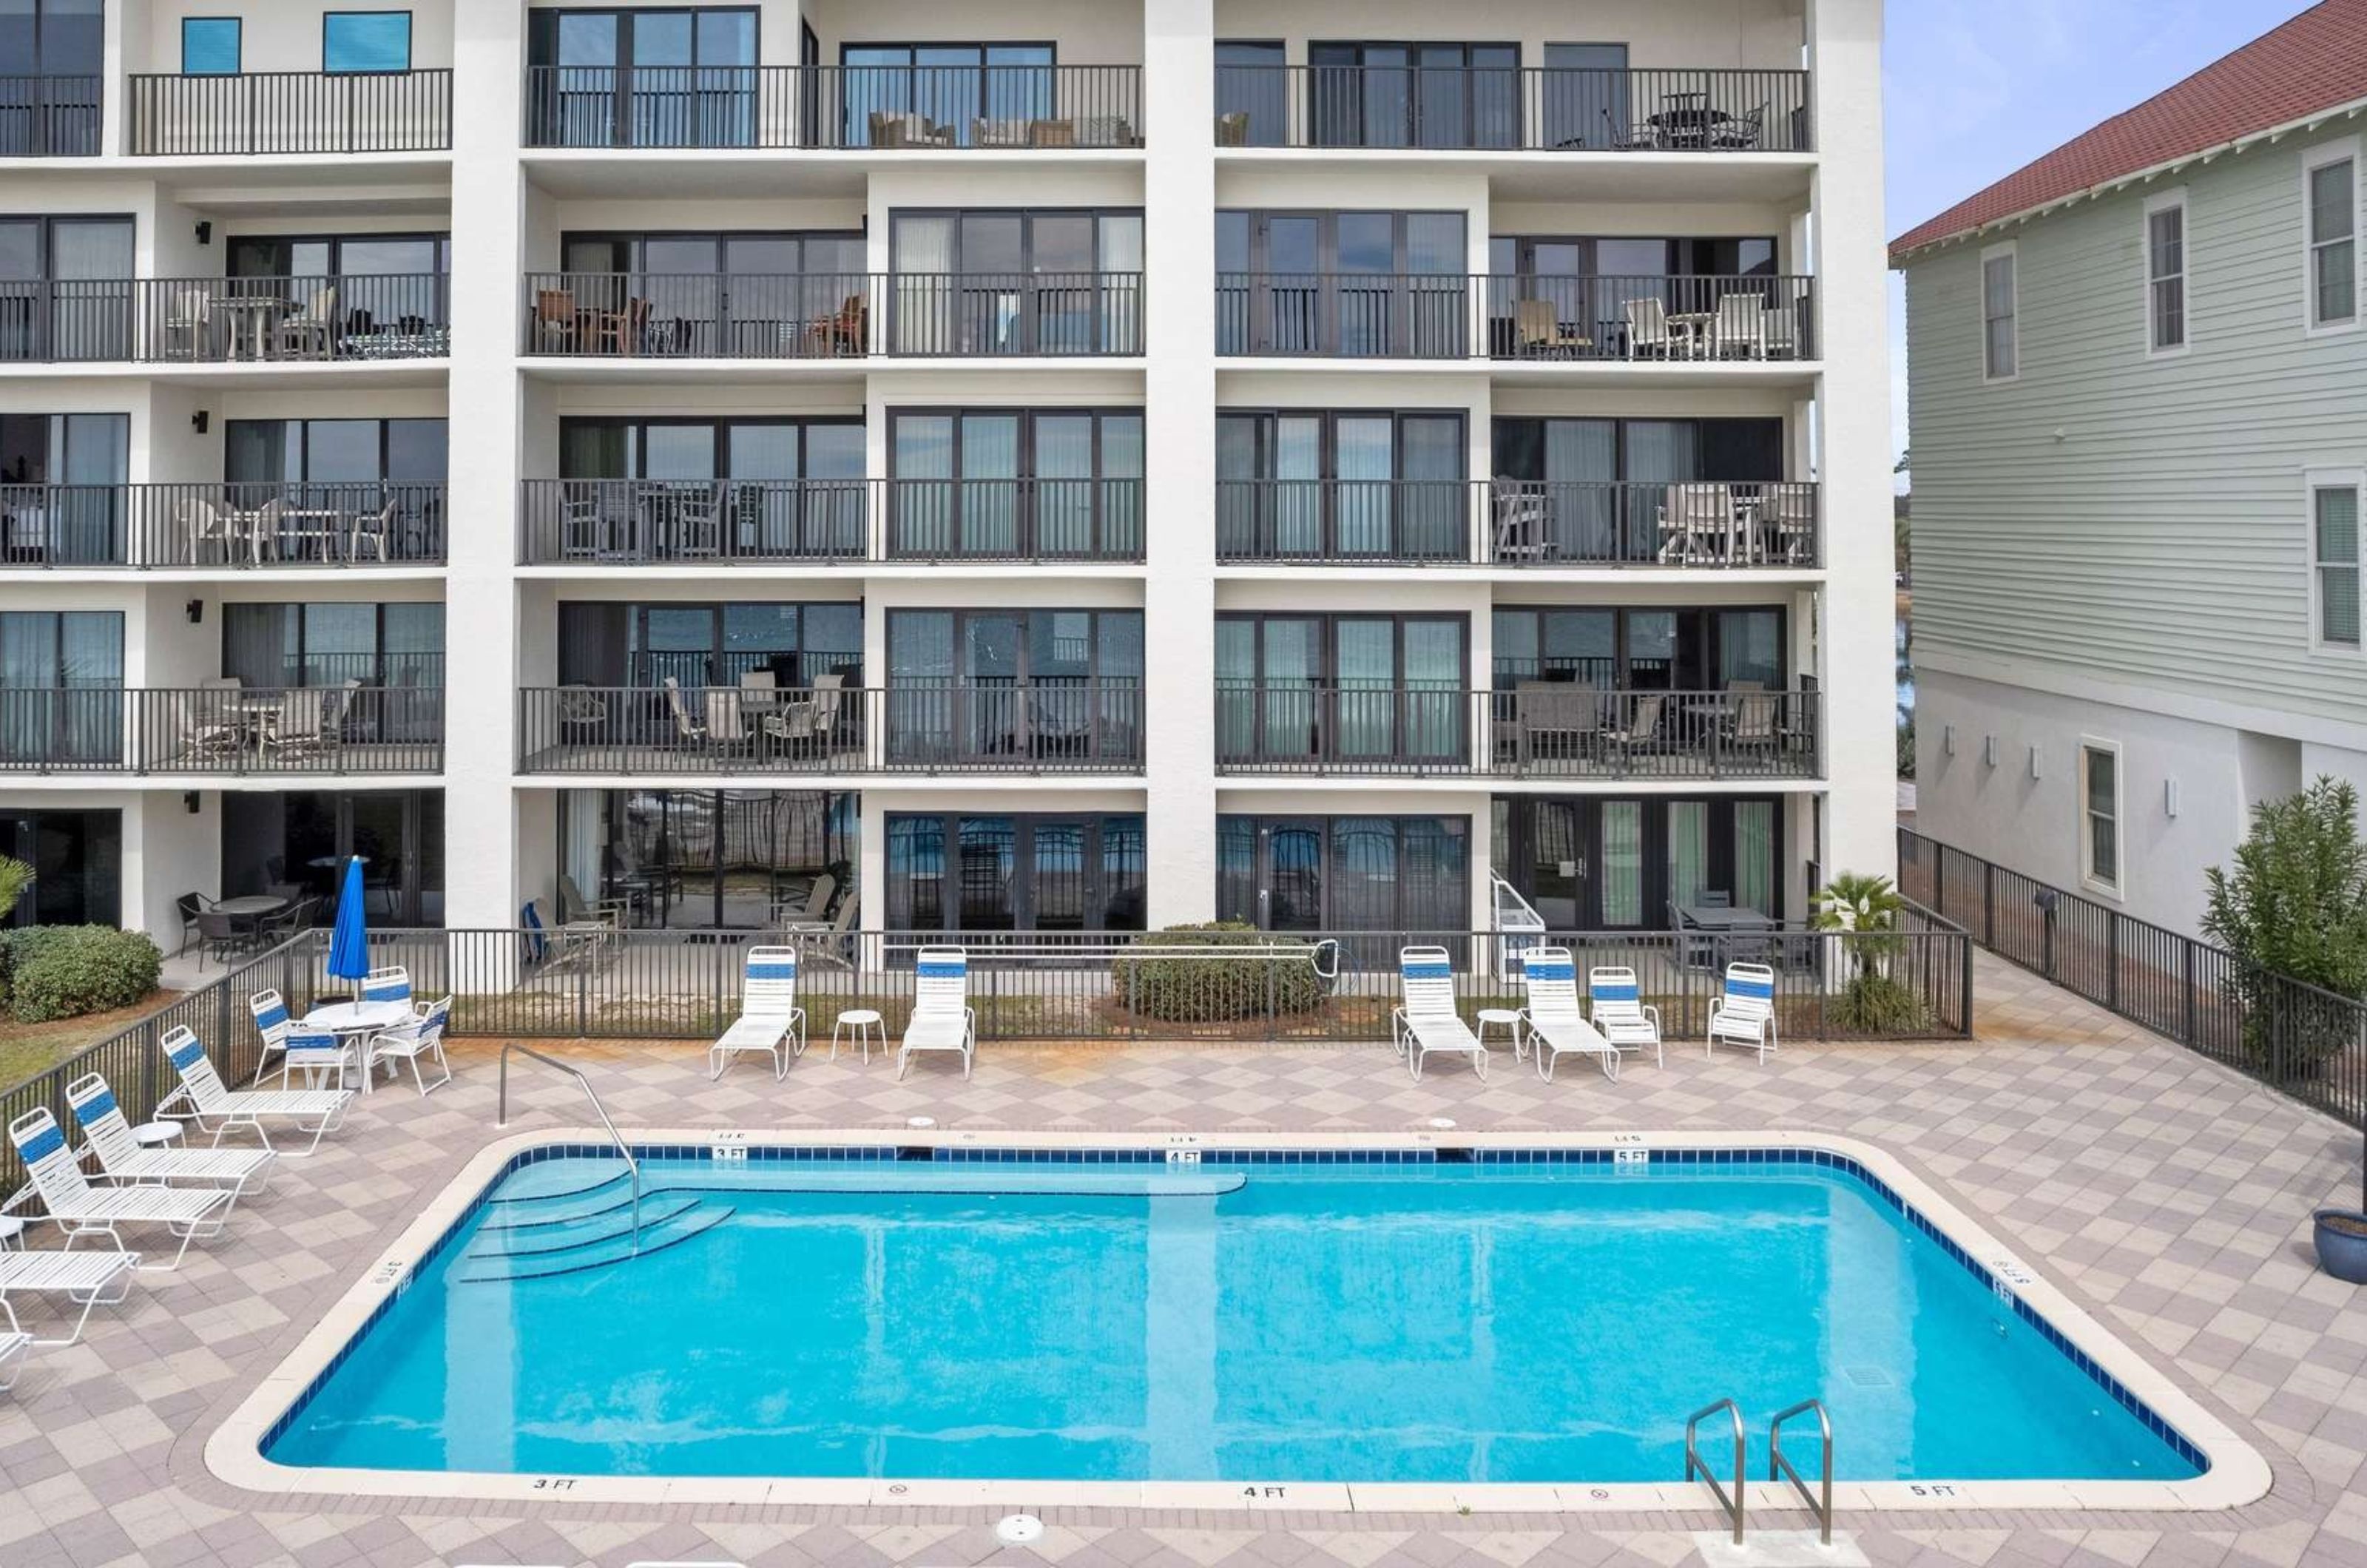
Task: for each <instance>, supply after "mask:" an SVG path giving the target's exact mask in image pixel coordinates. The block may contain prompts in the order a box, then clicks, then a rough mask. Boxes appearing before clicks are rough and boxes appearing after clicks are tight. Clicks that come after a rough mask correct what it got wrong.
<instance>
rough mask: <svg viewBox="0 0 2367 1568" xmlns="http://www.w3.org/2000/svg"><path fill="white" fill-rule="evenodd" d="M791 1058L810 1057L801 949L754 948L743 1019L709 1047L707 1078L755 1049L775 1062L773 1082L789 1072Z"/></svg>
mask: <svg viewBox="0 0 2367 1568" xmlns="http://www.w3.org/2000/svg"><path fill="white" fill-rule="evenodd" d="M785 1044H786V1045H787V1046H788V1047H789V1055H795V1056H802V1055H805V1054H806V1010H805V1009H803V1008H801V1007H799V1006H798V950H797V949H796V948H794V947H752V948H750V949H749V950H748V959H747V964H746V967H745V968H744V969H743V970H742V974H741V980H740V1016H739V1017H738V1018H735V1019H733V1020H732V1021H731V1026H730V1028H729V1029H726V1030H725V1031H724V1032H722V1033H721V1034H719V1035H718V1036H717V1037H716V1041H715V1043H714V1044H712V1045H709V1046H708V1048H707V1076H708V1077H710V1078H719V1077H722V1076H723V1069H724V1068H726V1067H728V1066H730V1065H731V1058H732V1057H733V1056H736V1055H739V1054H740V1053H742V1052H743V1051H753V1052H755V1053H756V1054H757V1055H764V1056H770V1057H771V1058H772V1059H773V1081H774V1082H775V1083H778V1082H780V1081H781V1079H783V1078H785V1077H787V1076H788V1073H789V1057H788V1056H785V1055H782V1054H781V1047H782V1046H783V1045H785Z"/></svg>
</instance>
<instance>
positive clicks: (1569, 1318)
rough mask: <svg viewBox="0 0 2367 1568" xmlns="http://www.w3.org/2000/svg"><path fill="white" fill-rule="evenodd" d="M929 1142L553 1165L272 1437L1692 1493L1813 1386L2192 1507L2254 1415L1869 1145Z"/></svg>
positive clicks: (494, 1450)
mask: <svg viewBox="0 0 2367 1568" xmlns="http://www.w3.org/2000/svg"><path fill="white" fill-rule="evenodd" d="M899 1153H900V1151H899V1150H897V1149H896V1148H894V1147H886V1146H871V1147H816V1146H806V1147H797V1146H782V1147H760V1148H756V1149H754V1150H752V1151H747V1152H745V1153H742V1152H740V1151H739V1150H738V1149H731V1150H727V1151H725V1154H724V1157H721V1158H718V1157H716V1151H715V1150H713V1149H711V1148H709V1147H707V1146H702V1145H677V1146H671V1147H657V1148H652V1149H649V1150H647V1151H645V1153H644V1157H643V1164H642V1180H643V1195H642V1210H641V1222H642V1228H641V1235H640V1253H639V1255H638V1256H634V1255H632V1254H631V1253H630V1250H629V1248H630V1240H629V1235H627V1234H626V1233H627V1232H628V1231H629V1224H628V1215H629V1192H628V1189H627V1185H626V1183H625V1182H624V1180H623V1179H622V1170H621V1166H620V1163H619V1162H618V1161H617V1159H616V1158H615V1157H614V1156H613V1154H612V1155H610V1156H606V1157H602V1156H599V1155H598V1154H597V1153H596V1152H595V1150H594V1149H592V1148H591V1147H589V1146H575V1145H537V1146H533V1147H528V1148H525V1149H522V1150H519V1151H517V1152H516V1153H515V1154H514V1155H512V1156H510V1157H508V1158H507V1159H505V1160H504V1161H503V1162H502V1165H501V1168H500V1174H499V1176H498V1179H495V1180H494V1181H493V1182H492V1183H491V1184H490V1186H486V1185H485V1184H483V1183H482V1181H480V1183H479V1186H478V1187H477V1188H475V1189H473V1190H470V1194H468V1195H466V1201H465V1203H464V1206H463V1208H462V1210H461V1212H460V1213H459V1215H458V1216H457V1218H455V1217H452V1216H449V1215H447V1217H446V1218H445V1219H444V1220H443V1221H442V1223H441V1224H439V1225H438V1226H437V1229H436V1235H434V1236H433V1237H432V1238H429V1239H430V1244H429V1245H428V1246H427V1247H425V1248H423V1250H422V1253H421V1255H420V1258H419V1260H418V1261H417V1262H416V1263H415V1264H414V1263H410V1262H404V1261H402V1260H401V1259H394V1260H391V1261H390V1265H389V1267H388V1270H381V1273H382V1274H385V1275H386V1276H387V1277H385V1278H383V1279H381V1280H379V1285H378V1293H377V1299H376V1300H375V1302H374V1303H373V1302H372V1301H371V1297H370V1289H369V1285H370V1282H368V1281H365V1285H364V1287H358V1288H357V1289H358V1290H360V1291H361V1292H362V1294H361V1296H360V1297H359V1298H358V1300H357V1302H356V1303H355V1304H356V1305H357V1306H358V1307H361V1308H363V1309H364V1310H365V1313H366V1322H364V1324H363V1325H362V1326H361V1328H360V1331H359V1332H358V1333H352V1332H351V1331H350V1329H348V1331H347V1333H346V1334H345V1336H344V1337H342V1338H341V1342H340V1343H339V1344H338V1345H337V1347H336V1348H334V1350H333V1351H332V1352H331V1354H330V1355H329V1356H328V1357H327V1358H325V1364H324V1365H323V1366H322V1367H321V1368H320V1369H319V1370H318V1371H315V1372H313V1373H311V1374H310V1375H307V1376H303V1377H302V1380H301V1382H298V1381H297V1377H296V1375H295V1373H293V1372H291V1373H290V1374H289V1375H287V1376H284V1377H283V1379H281V1380H280V1386H279V1389H278V1393H279V1397H278V1399H277V1405H278V1408H277V1410H275V1411H272V1412H270V1414H269V1415H268V1416H267V1417H266V1419H267V1421H268V1425H267V1426H260V1427H259V1430H257V1431H256V1432H255V1438H254V1440H255V1447H254V1448H253V1449H250V1450H247V1451H248V1452H249V1453H250V1454H252V1453H255V1452H256V1451H257V1450H259V1453H260V1457H261V1459H262V1460H263V1461H266V1465H265V1468H266V1469H267V1470H268V1471H270V1472H276V1473H277V1474H279V1475H281V1476H285V1477H293V1478H297V1479H298V1480H300V1481H301V1480H302V1478H305V1477H311V1478H314V1479H311V1480H310V1481H303V1482H302V1483H303V1484H305V1485H306V1486H307V1487H308V1488H309V1489H312V1490H332V1489H334V1485H331V1484H324V1483H323V1481H322V1480H321V1479H320V1478H322V1477H324V1476H328V1475H335V1476H340V1477H346V1478H350V1477H352V1476H355V1475H357V1474H363V1475H367V1474H373V1473H375V1474H382V1475H389V1476H396V1477H399V1476H401V1475H404V1474H409V1475H412V1476H414V1477H415V1476H417V1475H419V1474H422V1473H442V1474H446V1475H448V1474H450V1473H452V1472H462V1473H467V1474H470V1475H479V1476H489V1477H491V1476H506V1477H515V1478H530V1479H531V1480H534V1481H541V1480H545V1479H547V1478H554V1477H559V1478H566V1481H567V1484H568V1486H569V1487H570V1488H571V1489H574V1488H576V1487H578V1486H580V1485H581V1484H582V1483H583V1481H584V1480H587V1479H588V1480H597V1479H599V1478H627V1477H630V1478H648V1479H652V1480H655V1479H664V1478H771V1477H800V1478H820V1479H837V1480H841V1481H846V1482H861V1483H885V1482H889V1481H891V1480H893V1481H897V1482H901V1483H923V1484H924V1483H980V1482H1001V1481H1006V1480H1014V1479H1016V1480H1022V1481H1032V1482H1039V1483H1042V1482H1056V1483H1133V1484H1137V1485H1149V1484H1152V1483H1226V1484H1228V1485H1233V1486H1250V1485H1255V1484H1260V1483H1277V1484H1284V1485H1294V1486H1299V1487H1302V1488H1303V1487H1305V1486H1307V1485H1309V1484H1333V1485H1339V1486H1344V1487H1348V1488H1351V1489H1353V1488H1357V1487H1396V1488H1401V1489H1402V1488H1408V1487H1421V1486H1433V1487H1437V1486H1447V1487H1452V1486H1458V1485H1464V1486H1467V1485H1470V1484H1474V1483H1478V1484H1485V1485H1506V1486H1510V1487H1512V1488H1516V1489H1519V1488H1532V1487H1534V1488H1540V1489H1543V1488H1554V1487H1560V1488H1569V1487H1572V1486H1576V1485H1581V1484H1582V1485H1585V1486H1588V1487H1592V1488H1596V1489H1597V1492H1598V1495H1612V1494H1614V1493H1617V1492H1619V1491H1621V1490H1623V1489H1624V1488H1625V1485H1627V1484H1628V1483H1657V1484H1659V1485H1667V1484H1670V1483H1676V1482H1678V1481H1679V1480H1680V1478H1681V1477H1682V1473H1683V1460H1682V1442H1683V1423H1684V1418H1685V1416H1686V1415H1687V1414H1688V1413H1689V1412H1691V1411H1693V1409H1695V1408H1697V1407H1699V1406H1701V1405H1704V1404H1708V1403H1710V1402H1711V1401H1712V1400H1715V1399H1717V1398H1720V1397H1726V1396H1731V1397H1733V1398H1734V1399H1735V1400H1736V1401H1737V1402H1738V1404H1739V1405H1740V1406H1741V1408H1742V1409H1743V1410H1744V1411H1745V1412H1746V1413H1748V1414H1749V1416H1750V1419H1751V1422H1752V1424H1753V1427H1754V1429H1753V1430H1752V1432H1751V1434H1750V1445H1751V1462H1752V1468H1753V1469H1754V1470H1755V1471H1759V1472H1763V1470H1764V1466H1765V1463H1766V1459H1765V1450H1764V1445H1765V1439H1766V1431H1765V1427H1764V1422H1765V1419H1766V1417H1767V1416H1769V1415H1771V1414H1772V1412H1774V1411H1775V1410H1777V1409H1780V1408H1782V1407H1783V1406H1784V1405H1788V1404H1792V1403H1794V1402H1795V1401H1796V1400H1800V1399H1804V1398H1807V1397H1810V1396H1814V1397H1817V1398H1819V1399H1821V1400H1822V1401H1824V1403H1825V1404H1826V1405H1827V1407H1828V1408H1829V1412H1830V1415H1831V1419H1832V1422H1833V1427H1834V1431H1835V1433H1836V1443H1835V1455H1836V1473H1837V1475H1838V1476H1839V1478H1840V1480H1842V1481H1843V1482H1845V1483H1866V1484H1867V1485H1869V1486H1881V1485H1883V1484H1886V1483H1900V1484H1902V1485H1903V1486H1904V1487H1906V1488H1908V1489H1909V1490H1910V1495H1911V1493H1912V1492H1918V1491H1922V1490H1924V1489H1926V1488H1929V1487H1931V1486H1932V1485H1939V1486H1941V1487H1942V1489H1943V1494H1947V1493H1950V1492H1952V1489H1953V1488H1954V1487H1957V1486H1983V1487H1986V1488H1987V1489H1988V1490H1987V1491H1985V1492H1984V1493H1983V1494H1982V1495H1984V1496H1987V1497H1988V1498H1989V1500H1990V1501H2001V1499H2002V1496H2003V1494H2001V1493H1998V1492H1997V1487H1998V1485H1999V1484H2000V1483H2002V1484H2005V1485H2009V1486H2010V1485H2013V1484H2015V1483H2052V1484H2056V1485H2058V1486H2059V1485H2065V1484H2069V1485H2074V1486H2078V1487H2081V1488H2086V1489H2088V1490H2090V1491H2092V1490H2093V1488H2094V1486H2095V1485H2096V1484H2097V1483H2112V1484H2113V1489H2114V1491H2115V1492H2126V1491H2127V1485H2126V1483H2146V1484H2150V1485H2152V1486H2155V1487H2157V1488H2163V1489H2165V1491H2164V1495H2177V1493H2178V1489H2179V1488H2180V1487H2181V1486H2186V1487H2191V1486H2193V1485H2195V1484H2197V1483H2198V1478H2204V1477H2206V1476H2208V1475H2209V1474H2210V1472H2212V1471H2213V1469H2214V1459H2216V1458H2217V1455H2216V1454H2215V1453H2214V1451H2213V1450H2215V1449H2217V1448H2218V1447H2220V1446H2221V1445H2219V1444H2217V1443H2214V1445H2213V1448H2212V1449H2206V1448H2205V1446H2204V1442H2203V1439H2205V1438H2221V1437H2224V1435H2225V1431H2224V1428H2222V1427H2219V1426H2218V1425H2217V1423H2215V1422H2212V1421H2210V1420H2209V1418H2208V1417H2207V1416H2204V1415H2203V1412H2201V1411H2200V1410H2199V1409H2194V1408H2191V1402H2186V1401H2184V1400H2183V1396H2182V1395H2175V1394H2174V1393H2173V1391H2170V1390H2169V1385H2167V1384H2166V1383H2163V1382H2160V1380H2158V1379H2157V1377H2153V1376H2152V1375H2151V1374H2149V1373H2147V1372H2146V1370H2145V1369H2144V1368H2143V1364H2142V1363H2141V1362H2138V1361H2136V1360H2135V1358H2134V1357H2131V1356H2129V1355H2128V1353H2127V1352H2126V1351H2125V1350H2124V1349H2122V1348H2119V1347H2118V1346H2117V1345H2113V1346H2112V1347H2111V1350H2110V1355H2109V1359H2112V1361H2113V1362H2114V1364H2115V1365H2116V1366H2117V1367H2118V1368H2119V1369H2120V1370H2119V1371H2118V1372H2117V1374H2116V1372H2115V1371H2108V1370H2107V1367H2106V1365H2105V1364H2104V1361H2103V1360H2101V1359H2098V1358H2097V1357H2096V1355H2095V1354H2094V1350H2093V1346H2092V1345H2082V1344H2079V1343H2075V1341H2074V1340H2073V1339H2072V1338H2071V1337H2067V1335H2066V1334H2065V1333H2064V1332H2063V1331H2062V1329H2061V1328H2060V1327H2059V1326H2058V1325H2057V1324H2056V1322H2055V1321H2051V1320H2050V1318H2049V1317H2048V1316H2047V1315H2045V1314H2042V1313H2041V1312H2040V1311H2038V1310H2037V1309H2035V1308H2034V1307H2033V1305H2032V1304H2031V1298H2032V1297H2033V1294H2044V1293H2046V1292H2045V1291H2044V1287H2043V1286H2041V1285H2040V1284H2039V1281H2037V1280H2035V1279H2033V1278H2031V1277H2029V1276H2028V1275H2027V1274H2026V1273H2025V1272H2024V1271H2023V1270H2022V1268H2021V1267H2020V1266H2019V1265H2017V1264H2014V1263H2013V1262H2011V1260H2010V1258H1994V1257H1992V1258H1991V1260H1990V1262H1988V1263H1985V1262H1983V1261H1981V1260H1979V1259H1980V1257H1981V1256H1986V1255H1987V1254H1985V1253H1982V1252H1980V1251H1978V1250H1977V1249H1968V1248H1967V1247H1965V1245H1964V1244H1963V1243H1962V1242H1961V1241H1960V1240H1958V1239H1955V1238H1954V1237H1953V1236H1952V1235H1950V1234H1949V1233H1948V1232H1946V1231H1943V1230H1942V1228H1940V1226H1939V1225H1937V1224H1934V1223H1933V1221H1932V1220H1931V1217H1930V1213H1929V1205H1928V1204H1927V1203H1926V1202H1924V1201H1912V1202H1911V1201H1908V1198H1907V1197H1905V1196H1903V1195H1902V1193H1901V1191H1900V1185H1901V1182H1900V1181H1899V1177H1900V1176H1901V1175H1903V1173H1898V1172H1896V1171H1892V1172H1887V1173H1883V1172H1877V1170H1875V1169H1873V1168H1869V1166H1868V1164H1867V1163H1866V1160H1865V1158H1863V1157H1861V1156H1857V1155H1852V1154H1848V1153H1837V1152H1834V1151H1833V1150H1830V1149H1828V1148H1822V1147H1808V1146H1794V1145H1771V1146H1761V1147H1748V1146H1746V1147H1730V1146H1729V1147H1706V1146H1682V1145H1678V1144H1675V1143H1672V1142H1671V1141H1669V1140H1660V1141H1659V1146H1654V1144H1653V1142H1652V1141H1648V1140H1642V1139H1636V1140H1633V1141H1632V1142H1631V1143H1630V1144H1628V1145H1622V1146H1615V1147H1614V1146H1605V1145H1602V1144H1597V1145H1594V1146H1561V1147H1541V1146H1482V1147H1477V1148H1455V1149H1448V1150H1444V1151H1442V1150H1439V1149H1437V1148H1434V1147H1427V1146H1401V1147H1396V1148H1387V1149H1371V1148H1344V1147H1335V1148H1321V1149H1307V1148H1299V1149H1282V1148H1272V1147H1266V1148H1247V1147H1218V1146H1213V1145H1211V1146H1200V1147H1194V1148H1191V1149H1188V1150H1183V1151H1171V1150H1168V1149H1164V1148H1158V1147H1133V1148H1116V1147H1102V1148H1096V1149H1059V1148H1002V1149H990V1148H979V1147H939V1148H917V1149H906V1150H904V1151H901V1153H902V1156H903V1157H899ZM1875 1163H1877V1164H1879V1163H1880V1162H1879V1161H1876V1162H1875ZM1981 1239H1982V1241H1983V1242H1984V1243H1985V1242H1986V1238H1985V1237H1984V1238H1981ZM1989 1246H1990V1247H1991V1248H1992V1249H1993V1244H1989ZM398 1265H399V1271H400V1275H401V1277H400V1279H396V1278H393V1277H392V1274H391V1272H390V1271H391V1270H394V1269H396V1268H397V1266H398ZM2066 1304H2067V1303H2066ZM2083 1326H2085V1327H2089V1328H2092V1326H2093V1325H2086V1324H2085V1323H2084V1320H2083ZM327 1328H328V1325H324V1330H326V1329H327ZM321 1337H322V1338H323V1339H324V1341H325V1340H326V1339H327V1338H333V1337H336V1336H334V1334H325V1333H324V1335H323V1336H321ZM2083 1337H2086V1338H2093V1337H2094V1336H2083ZM323 1348H325V1345H324V1347H323ZM301 1360H302V1356H301V1354H300V1356H299V1357H298V1358H296V1359H294V1360H292V1361H291V1368H295V1369H298V1370H299V1371H300V1367H299V1363H300V1362H301ZM2133 1382H2134V1386H2133ZM2140 1391H2141V1392H2140ZM264 1392H265V1393H266V1394H267V1393H269V1392H270V1391H269V1390H268V1389H266V1391H264ZM2166 1396H2168V1397H2166ZM250 1403H251V1404H253V1403H254V1402H250ZM270 1403H271V1401H269V1400H268V1399H266V1400H265V1401H264V1404H266V1405H267V1404H270ZM2165 1406H2184V1408H2172V1409H2171V1410H2169V1413H2167V1414H2166V1413H2165ZM1788 1447H1789V1445H1788V1444H1787V1449H1788ZM2246 1454H2247V1455H2248V1450H2246ZM2251 1462H2254V1463H2257V1461H2256V1460H2255V1461H2251ZM1721 1468H1723V1465H1722V1466H1721ZM2219 1468H2220V1470H2221V1472H2222V1475H2223V1478H2224V1472H2225V1465H2224V1464H2223V1465H2221V1466H2220V1467H2219ZM2260 1479H2261V1482H2262V1484H2263V1486H2264V1485H2265V1479H2266V1478H2265V1472H2263V1473H2262V1475H2261V1478H2260ZM336 1484H343V1483H342V1482H339V1483H336ZM1606 1488H1607V1489H1609V1491H1608V1492H1604V1491H1603V1489H1606ZM1992 1494H1994V1495H1992ZM667 1495H690V1494H689V1493H687V1492H679V1493H668V1494H667ZM839 1495H842V1496H843V1495H844V1494H839ZM1855 1500H1857V1501H1863V1498H1859V1499H1855ZM2117 1506H2132V1500H2131V1497H2123V1498H2122V1499H2121V1501H2120V1503H2119V1504H2118V1505H2117ZM2135 1506H2142V1505H2141V1504H2137V1505H2135Z"/></svg>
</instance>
